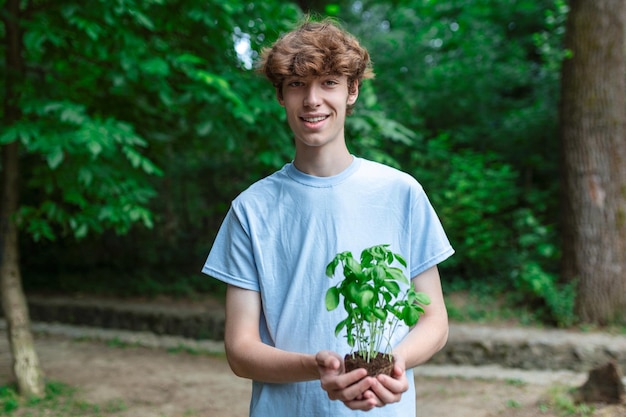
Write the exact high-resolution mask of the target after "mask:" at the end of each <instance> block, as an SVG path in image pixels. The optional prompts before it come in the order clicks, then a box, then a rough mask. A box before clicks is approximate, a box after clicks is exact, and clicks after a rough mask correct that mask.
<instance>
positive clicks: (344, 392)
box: [325, 372, 376, 402]
mask: <svg viewBox="0 0 626 417" xmlns="http://www.w3.org/2000/svg"><path fill="white" fill-rule="evenodd" d="M366 374H367V372H365V374H363V373H361V372H358V373H353V372H350V373H348V374H344V375H341V376H339V377H337V378H335V380H334V381H331V382H330V383H326V385H325V387H326V391H327V392H328V397H329V398H330V399H331V400H340V401H343V402H346V401H355V400H357V401H358V400H361V399H362V398H363V394H364V393H365V392H366V391H367V390H369V389H370V387H371V385H372V384H373V383H375V382H376V381H375V380H374V378H365V375H366Z"/></svg>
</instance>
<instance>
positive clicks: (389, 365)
mask: <svg viewBox="0 0 626 417" xmlns="http://www.w3.org/2000/svg"><path fill="white" fill-rule="evenodd" d="M344 364H345V368H346V372H350V371H353V370H355V369H358V368H364V369H365V370H367V374H368V375H369V376H376V375H380V374H385V375H391V371H392V370H393V364H394V362H393V357H390V356H389V355H385V354H384V353H380V352H378V353H377V354H376V356H375V357H373V358H370V360H369V361H368V360H367V359H366V354H362V353H361V352H355V353H348V354H347V355H346V356H345V357H344Z"/></svg>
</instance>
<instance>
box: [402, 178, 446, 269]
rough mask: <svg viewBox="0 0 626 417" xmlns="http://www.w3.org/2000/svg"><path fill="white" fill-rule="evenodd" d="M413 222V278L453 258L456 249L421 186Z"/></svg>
mask: <svg viewBox="0 0 626 417" xmlns="http://www.w3.org/2000/svg"><path fill="white" fill-rule="evenodd" d="M411 222H412V225H411V228H410V232H411V233H412V236H411V246H412V250H411V260H412V262H411V270H410V273H411V278H413V277H415V276H417V275H419V274H421V273H422V272H424V271H426V270H427V269H429V268H431V267H433V266H435V265H437V264H439V263H441V262H443V261H444V260H446V259H447V258H449V257H450V256H452V254H454V249H453V248H452V246H451V245H450V241H449V240H448V237H447V236H446V233H445V231H444V229H443V226H442V224H441V221H440V220H439V217H438V216H437V213H436V212H435V209H434V208H433V206H432V204H431V203H430V201H429V200H428V197H427V196H426V193H425V192H424V190H423V189H422V187H421V186H420V187H419V188H418V190H417V193H415V197H414V199H413V207H412V209H411Z"/></svg>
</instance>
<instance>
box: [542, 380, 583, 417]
mask: <svg viewBox="0 0 626 417" xmlns="http://www.w3.org/2000/svg"><path fill="white" fill-rule="evenodd" d="M548 410H552V411H554V412H555V413H556V414H558V415H560V416H564V417H592V416H593V414H594V411H595V407H593V406H592V405H589V404H584V403H581V404H576V403H575V402H574V399H573V396H572V388H569V387H563V386H554V387H552V388H551V389H550V390H549V392H548V394H547V397H546V399H544V400H543V401H541V402H540V403H539V411H541V412H547V411H548Z"/></svg>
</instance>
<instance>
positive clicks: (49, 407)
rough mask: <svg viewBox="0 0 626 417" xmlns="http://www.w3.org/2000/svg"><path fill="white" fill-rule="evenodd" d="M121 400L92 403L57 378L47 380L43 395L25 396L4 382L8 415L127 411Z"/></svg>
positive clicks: (67, 416) (3, 407) (2, 403)
mask: <svg viewBox="0 0 626 417" xmlns="http://www.w3.org/2000/svg"><path fill="white" fill-rule="evenodd" d="M126 409H127V406H126V405H125V404H124V402H123V401H121V400H113V401H109V402H107V403H105V404H92V403H89V402H86V401H83V400H81V399H79V398H78V396H77V389H76V388H73V387H70V386H68V385H65V384H63V383H60V382H56V381H48V382H47V383H46V390H45V395H44V397H43V398H26V399H22V398H20V397H19V395H18V394H17V391H16V389H15V387H13V386H0V416H8V417H74V416H76V417H79V416H80V417H104V416H114V415H116V413H119V412H121V411H125V410H126Z"/></svg>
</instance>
